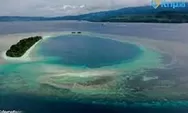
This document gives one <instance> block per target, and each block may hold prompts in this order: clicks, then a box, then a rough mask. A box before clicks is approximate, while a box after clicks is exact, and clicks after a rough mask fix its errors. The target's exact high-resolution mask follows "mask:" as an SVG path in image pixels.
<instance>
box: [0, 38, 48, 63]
mask: <svg viewBox="0 0 188 113" xmlns="http://www.w3.org/2000/svg"><path fill="white" fill-rule="evenodd" d="M42 37H43V38H42V40H46V39H48V38H50V37H51V36H42ZM42 40H39V41H38V42H36V43H35V44H34V45H33V46H31V47H30V48H29V49H28V50H27V51H26V52H25V53H24V54H23V55H22V56H21V57H9V56H7V55H6V51H4V52H3V53H2V58H3V59H5V60H7V61H30V60H31V58H30V53H31V52H32V51H33V49H34V48H35V47H36V46H37V44H38V43H40V42H41V41H42Z"/></svg>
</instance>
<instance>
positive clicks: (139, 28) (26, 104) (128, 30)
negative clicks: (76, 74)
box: [0, 21, 188, 113]
mask: <svg viewBox="0 0 188 113" xmlns="http://www.w3.org/2000/svg"><path fill="white" fill-rule="evenodd" d="M36 26H37V27H36ZM75 26H77V28H75ZM187 28H188V26H187V24H181V25H173V24H130V23H129V24H127V23H125V24H117V23H113V24H111V23H107V24H106V25H105V26H104V27H102V26H101V23H87V22H61V21H56V22H10V23H6V22H3V23H0V34H11V33H26V32H28V33H29V32H43V31H45V32H46V31H74V30H76V31H78V30H80V31H89V32H96V33H105V34H115V35H121V36H125V38H126V36H136V37H138V38H151V39H156V40H171V41H180V42H186V41H187V38H186V37H187V36H188V34H187V32H186V30H187ZM61 37H64V36H61ZM68 37H69V38H66V37H64V38H63V39H62V38H54V39H49V40H48V41H46V42H44V43H42V44H41V50H40V53H41V55H45V56H48V57H53V55H54V54H55V56H58V58H57V61H56V62H52V63H55V64H56V63H59V64H61V65H62V64H64V63H66V64H67V65H71V66H72V65H78V66H81V65H83V64H87V65H86V66H87V67H89V68H96V67H101V66H104V65H111V64H113V63H117V64H118V63H119V62H121V61H126V60H127V59H129V58H130V59H132V58H133V59H134V56H137V55H138V51H137V50H138V48H137V47H136V46H135V45H129V44H128V45H126V44H123V45H121V43H120V42H114V41H112V42H111V41H110V42H108V41H106V40H105V41H104V43H105V44H103V43H101V42H103V39H100V38H99V39H98V38H95V39H93V40H92V42H95V43H97V45H98V46H95V45H96V44H95V45H93V46H95V48H93V46H92V44H93V43H92V42H91V40H87V39H88V37H78V38H81V39H83V40H81V41H80V40H78V39H77V38H75V37H74V36H68ZM92 37H94V36H91V37H90V38H92ZM49 41H50V43H49ZM74 41H75V42H79V41H80V42H79V43H70V42H74ZM82 43H87V44H88V45H85V44H84V46H82V45H83V44H82ZM117 43H118V44H117ZM49 44H53V46H52V45H50V46H49ZM71 44H72V45H71ZM76 44H78V45H76ZM110 44H112V45H114V46H115V47H113V49H114V51H108V50H107V49H109V48H102V49H100V45H103V46H106V47H109V45H110ZM70 45H71V46H70ZM59 46H61V47H62V46H63V47H65V48H66V49H64V48H63V49H57V48H60V47H59ZM78 46H79V47H81V48H78V50H77V49H72V47H75V48H76V47H78ZM86 46H87V47H88V48H87V49H89V50H90V51H92V53H88V50H87V49H86ZM127 46H129V47H130V46H131V47H132V48H131V50H130V49H129V50H126V48H124V47H127ZM45 47H46V48H45ZM67 48H71V51H67ZM119 48H121V50H124V49H125V50H124V51H131V53H132V54H128V56H127V53H122V51H118V50H119ZM122 48H124V49H122ZM99 49H100V51H99ZM55 50H57V51H55ZM69 50H70V49H69ZM80 50H82V52H80ZM110 50H112V49H110ZM103 51H105V53H108V54H107V55H108V57H106V56H105V54H104V52H103ZM62 52H63V53H66V52H67V54H66V56H64V55H65V54H61V53H62ZM98 52H99V53H98ZM70 53H74V54H80V58H78V57H74V56H70V55H71V54H70ZM146 53H147V54H144V55H143V56H144V58H145V59H144V60H142V59H140V60H139V62H137V63H133V64H134V66H135V65H142V64H143V63H145V61H148V59H150V58H156V56H157V55H158V54H157V55H156V53H153V52H150V51H149V52H148V51H147V52H146ZM87 54H88V55H87ZM91 54H99V55H100V56H95V55H91ZM109 54H110V57H111V58H110V59H107V61H104V59H105V58H109ZM83 55H84V58H82V57H81V56H83ZM116 55H117V56H116ZM121 55H122V56H121ZM145 56H146V57H145ZM93 57H98V59H99V60H97V61H95V62H93V60H88V59H89V58H91V59H92V58H93ZM125 57H126V58H127V59H124V58H125ZM63 58H66V60H65V59H63ZM69 58H71V61H69ZM157 58H158V57H157ZM72 59H74V62H72ZM80 59H82V62H80ZM111 59H113V60H111ZM83 62H84V63H83ZM101 62H102V64H100V63H101ZM156 62H157V63H156V64H158V61H157V60H156ZM39 64H40V62H35V65H33V64H32V65H29V64H15V65H7V66H5V67H4V66H3V68H0V73H1V75H5V76H0V78H1V80H0V81H1V82H0V88H1V89H3V90H0V110H5V111H11V110H17V111H23V112H24V113H187V112H188V106H187V105H188V104H187V101H186V99H185V100H183V101H181V100H182V99H180V101H177V100H176V99H174V100H168V101H167V100H164V101H161V100H160V101H156V100H153V101H152V100H149V101H147V99H145V98H147V97H145V96H143V95H142V94H140V97H141V98H142V99H143V100H142V101H141V102H140V101H135V100H136V99H137V97H136V96H135V95H128V97H130V98H135V100H134V101H127V100H124V99H121V98H120V99H119V98H117V97H116V95H113V97H114V98H115V100H114V99H112V100H111V99H107V98H105V96H104V98H93V99H92V98H89V97H88V98H84V97H82V98H79V96H80V94H76V95H72V96H68V97H63V98H61V97H58V96H55V94H58V93H61V91H59V90H58V88H57V89H56V88H54V87H52V89H54V90H50V89H51V88H45V87H50V86H45V87H44V86H40V84H37V86H35V84H36V81H37V76H38V74H42V72H40V73H38V72H36V71H38V69H37V68H38V66H39ZM148 64H152V65H154V64H153V61H151V63H150V62H149V63H148ZM92 65H94V66H92ZM123 66H124V65H123ZM134 66H133V65H127V68H129V67H131V68H132V67H134ZM115 67H117V66H115ZM147 67H148V66H147ZM28 69H29V71H28ZM174 72H175V70H170V72H169V71H168V73H169V76H170V77H169V78H171V79H173V77H174V76H173V75H172V73H173V74H174ZM180 72H181V74H185V75H186V72H183V71H180ZM15 73H16V74H15ZM20 73H22V74H21V76H19V74H20ZM168 73H167V72H163V71H157V72H156V74H161V75H166V74H168ZM177 73H179V70H178V71H177ZM151 74H153V73H151ZM6 75H9V77H10V78H9V77H7V78H6ZM14 77H15V78H16V79H14ZM22 78H24V79H22ZM169 78H168V79H169ZM122 79H124V78H122ZM2 81H4V82H5V83H6V85H7V86H6V87H5V86H4V83H3V82H2ZM121 82H125V81H121ZM152 82H155V81H152ZM19 83H24V85H22V87H23V89H24V91H25V92H24V91H23V92H21V91H22V87H20V85H21V84H19ZM133 83H134V82H133ZM136 83H137V81H136V82H135V84H136ZM152 84H153V83H150V84H149V85H147V87H150V86H152ZM27 85H29V87H27ZM118 85H120V86H119V87H121V88H122V89H121V90H123V88H124V87H125V86H124V84H123V83H121V84H118ZM140 85H142V84H140ZM30 86H31V87H30ZM9 87H13V90H9V89H8V88H9ZM36 87H37V88H36ZM36 90H37V92H50V93H51V94H53V93H54V96H52V95H49V96H47V95H44V94H41V93H37V94H36V93H35V92H36ZM17 91H20V92H17ZM123 91H124V92H125V93H126V91H128V90H123ZM67 92H69V91H67ZM65 94H66V93H65ZM138 95H139V94H138ZM94 96H96V95H94ZM116 100H118V102H122V103H118V102H117V101H116Z"/></svg>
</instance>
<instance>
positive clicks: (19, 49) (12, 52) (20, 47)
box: [6, 36, 42, 57]
mask: <svg viewBox="0 0 188 113" xmlns="http://www.w3.org/2000/svg"><path fill="white" fill-rule="evenodd" d="M41 39H42V37H41V36H35V37H29V38H25V39H22V40H20V41H19V42H18V43H17V44H15V45H12V46H11V47H10V49H9V50H8V51H7V52H6V55H7V56H8V57H21V56H23V55H24V53H25V52H26V51H27V50H28V49H29V48H30V47H32V46H33V45H34V44H35V43H36V42H38V41H39V40H41Z"/></svg>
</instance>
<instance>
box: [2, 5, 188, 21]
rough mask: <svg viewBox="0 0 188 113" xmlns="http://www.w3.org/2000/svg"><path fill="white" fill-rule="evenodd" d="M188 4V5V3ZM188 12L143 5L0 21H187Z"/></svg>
mask: <svg viewBox="0 0 188 113" xmlns="http://www.w3.org/2000/svg"><path fill="white" fill-rule="evenodd" d="M186 5H187V6H188V3H187V4H186ZM187 14H188V7H185V8H175V9H173V8H162V7H159V8H157V9H154V8H153V7H151V6H142V7H129V8H122V9H118V10H111V11H101V12H95V13H89V14H83V15H76V16H62V17H20V16H0V21H54V20H80V21H81V20H85V21H92V22H163V20H165V21H164V22H171V21H167V20H168V19H170V20H178V19H180V20H181V21H179V22H187V20H188V18H187ZM165 15H166V16H165ZM177 16H178V18H177ZM156 18H157V19H156ZM158 20H160V21H158ZM177 22H178V21H177Z"/></svg>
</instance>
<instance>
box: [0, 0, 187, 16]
mask: <svg viewBox="0 0 188 113" xmlns="http://www.w3.org/2000/svg"><path fill="white" fill-rule="evenodd" d="M186 1H187V0H186ZM149 3H150V0H1V4H0V16H5V15H6V16H10V15H14V16H15V15H18V16H64V15H75V14H83V13H88V12H95V11H101V10H110V9H118V8H122V7H130V6H141V5H147V4H149Z"/></svg>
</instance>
